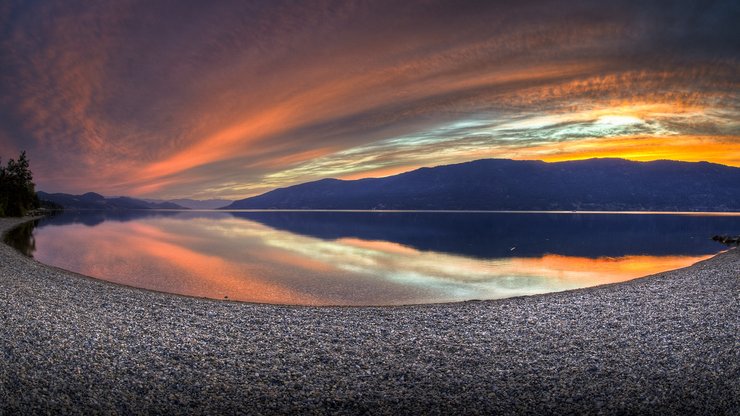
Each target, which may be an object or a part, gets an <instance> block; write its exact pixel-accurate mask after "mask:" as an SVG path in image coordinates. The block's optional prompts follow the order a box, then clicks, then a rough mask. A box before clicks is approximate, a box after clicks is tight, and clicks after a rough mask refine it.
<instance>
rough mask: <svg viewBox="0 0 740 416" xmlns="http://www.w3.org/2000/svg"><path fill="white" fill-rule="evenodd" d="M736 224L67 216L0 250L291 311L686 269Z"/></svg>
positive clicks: (323, 215)
mask: <svg viewBox="0 0 740 416" xmlns="http://www.w3.org/2000/svg"><path fill="white" fill-rule="evenodd" d="M714 234H740V216H702V215H652V214H651V215H646V214H641V215H612V214H570V213H568V214H512V213H429V212H420V213H408V212H406V213H397V212H396V213H391V212H386V213H372V212H197V211H186V212H182V211H181V212H174V211H171V212H164V211H160V212H148V211H131V212H125V211H124V212H94V211H87V212H66V213H63V214H61V215H58V216H56V217H52V218H46V219H43V220H41V221H39V222H37V223H36V224H33V225H29V226H26V227H22V228H20V229H18V230H16V231H15V232H14V233H12V234H11V235H10V236H9V240H11V243H12V244H13V245H15V246H16V247H17V248H18V249H20V250H21V251H23V252H25V253H26V254H27V255H32V256H33V257H35V258H36V259H38V260H39V261H41V262H42V263H46V264H51V265H54V266H58V267H61V268H64V269H68V270H72V271H75V272H78V273H82V274H85V275H89V276H94V277H97V278H100V279H105V280H109V281H112V282H117V283H123V284H127V285H131V286H137V287H142V288H147V289H154V290H159V291H165V292H172V293H179V294H184V295H192V296H201V297H209V298H216V299H224V298H226V297H228V299H232V300H244V301H254V302H270V303H285V304H304V305H396V304H410V303H433V302H448V301H460V300H469V299H496V298H504V297H510V296H518V295H528V294H536V293H545V292H554V291H561V290H567V289H573V288H579V287H587V286H593V285H599V284H604V283H611V282H619V281H624V280H629V279H632V278H635V277H638V276H644V275H646V274H651V273H656V272H659V271H664V270H669V269H674V268H679V267H684V266H688V265H690V264H692V263H694V262H696V261H699V260H702V259H705V258H707V257H709V256H711V255H713V254H715V253H717V252H719V251H721V250H723V249H725V247H724V246H722V245H720V244H718V243H715V242H713V241H711V240H710V238H711V236H712V235H714Z"/></svg>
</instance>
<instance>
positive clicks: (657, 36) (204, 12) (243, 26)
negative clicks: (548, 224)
mask: <svg viewBox="0 0 740 416" xmlns="http://www.w3.org/2000/svg"><path fill="white" fill-rule="evenodd" d="M737 17H740V12H739V11H738V7H737V5H736V4H735V3H734V2H729V1H727V2H721V1H720V2H709V3H708V2H688V1H683V2H671V3H670V4H665V3H663V2H660V3H659V2H656V3H652V2H632V1H618V2H612V3H609V4H604V3H603V2H591V1H569V2H566V4H561V5H560V6H559V7H552V4H551V3H548V2H543V1H520V2H516V3H515V4H512V3H502V2H474V1H469V2H468V1H466V2H452V1H425V2H421V1H419V2H415V1H413V2H403V3H398V2H390V1H388V2H385V1H373V2H363V1H350V2H346V1H345V2H332V1H316V2H300V3H296V2H292V1H273V2H242V1H225V2H219V3H217V4H208V5H206V4H204V3H202V2H196V1H177V2H171V1H153V2H135V1H110V2H98V3H96V4H94V5H93V4H90V3H88V2H82V1H74V0H70V1H63V2H62V1H49V2H41V3H35V2H34V3H29V2H22V1H9V2H4V3H3V6H2V7H1V8H0V22H1V23H3V24H2V25H1V26H2V27H3V28H4V29H2V38H0V62H2V64H3V65H2V66H1V67H0V92H2V98H0V110H2V111H0V124H1V126H0V151H3V152H16V151H18V150H20V149H21V148H24V149H27V150H29V154H30V156H31V161H32V168H33V169H34V172H35V173H36V179H37V182H38V183H39V185H40V186H39V187H40V188H42V189H46V190H52V191H69V192H84V191H88V190H97V191H99V192H102V193H105V194H137V195H151V196H160V197H177V196H201V197H209V196H214V197H215V196H224V197H234V198H236V197H243V196H247V195H250V194H253V193H255V192H261V191H264V190H268V189H270V188H272V187H275V186H285V185H289V184H292V183H296V182H303V181H306V180H312V179H318V178H320V177H327V176H341V177H360V176H362V175H364V174H368V175H371V174H385V173H391V172H396V171H400V170H403V169H406V168H409V167H415V166H421V165H425V164H437V163H441V162H445V163H446V162H450V163H453V162H459V161H463V160H469V159H471V158H479V157H488V156H498V157H528V155H535V156H536V155H537V154H542V153H541V150H542V149H544V148H548V146H561V147H562V146H566V147H567V146H570V145H571V144H572V145H574V146H575V145H576V144H577V143H578V142H580V141H582V142H583V143H591V144H593V145H594V146H598V143H602V144H604V145H605V149H607V148H608V149H612V153H614V155H615V156H618V155H620V154H622V155H627V154H628V153H629V152H627V153H619V149H626V148H627V147H626V146H627V145H628V144H631V145H638V144H640V143H648V142H635V141H633V139H634V138H635V137H643V138H654V139H655V140H654V141H652V142H650V143H651V145H660V146H664V147H663V149H664V151H662V153H663V154H666V155H668V157H688V156H687V155H688V154H687V153H686V152H684V151H681V152H674V153H670V150H671V149H675V147H672V146H669V145H668V144H669V143H671V141H670V139H669V138H671V137H703V138H704V139H702V143H703V146H704V147H705V148H707V149H708V151H707V152H702V154H705V155H707V156H711V155H715V154H717V155H720V154H721V152H720V151H719V150H727V147H726V145H727V144H728V143H729V145H730V146H732V145H734V144H736V143H737V142H738V141H740V133H739V131H738V130H739V127H738V119H739V117H738V113H739V111H740V110H739V109H738V107H739V105H740V104H739V103H740V99H739V97H738V89H737V82H738V80H737V75H736V74H737V73H738V69H740V68H738V67H739V66H740V65H739V64H740V63H739V62H738V56H740V53H739V52H740V51H738V45H737V44H736V42H732V41H731V39H736V38H737V37H738V35H740V34H738V29H737V28H736V25H735V22H736V21H737V19H736V18H737ZM619 117H622V118H621V119H620V118H619ZM626 117H632V118H633V119H632V120H633V121H635V122H634V123H624V122H622V123H615V122H614V121H617V120H621V121H625V120H629V119H628V118H626ZM609 120H611V121H612V122H608V121H609ZM547 123H549V124H547ZM620 140H624V142H623V143H624V144H625V145H624V146H621V147H620V146H616V144H615V143H617V142H619V141H620ZM723 143H724V144H723ZM723 146H724V147H723ZM576 148H577V147H574V149H576ZM528 149H529V150H528ZM711 149H714V150H716V151H712V150H711ZM731 150H732V149H731ZM575 153H577V152H575V151H574V152H564V153H563V154H572V155H573V157H576V155H575ZM596 153H598V152H596ZM602 153H603V152H602ZM714 160H715V161H719V162H723V161H724V162H727V160H728V158H718V159H714ZM728 163H729V162H728Z"/></svg>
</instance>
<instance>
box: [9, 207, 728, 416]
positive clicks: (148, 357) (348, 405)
mask: <svg viewBox="0 0 740 416" xmlns="http://www.w3.org/2000/svg"><path fill="white" fill-rule="evenodd" d="M27 220H28V219H8V218H0V234H4V233H5V232H7V231H8V230H10V229H11V228H12V227H14V226H16V225H18V224H20V223H22V222H23V221H27ZM709 237H710V236H708V238H709ZM102 413H104V414H150V413H158V414H162V413H164V414H225V415H228V414H296V413H298V414H327V413H328V414H538V415H539V414H568V413H579V414H706V415H737V414H740V250H739V249H730V250H728V251H726V252H724V253H720V254H718V255H716V256H714V257H713V258H711V259H708V260H705V261H702V262H699V263H697V264H694V265H693V266H691V267H688V268H684V269H679V270H674V271H669V272H665V273H660V274H656V275H652V276H647V277H644V278H640V279H636V280H632V281H629V282H625V283H618V284H612V285H605V286H599V287H593V288H587V289H579V290H573V291H567V292H560V293H552V294H546V295H537V296H529V297H519V298H511V299H503V300H496V301H474V302H463V303H451V304H437V305H418V306H403V307H299V306H275V305H265V304H250V303H240V302H230V301H217V300H208V299H198V298H191V297H184V296H177V295H171V294H165V293H159V292H152V291H146V290H141V289H136V288H131V287H126V286H120V285H115V284H111V283H107V282H104V281H100V280H96V279H92V278H88V277H85V276H81V275H78V274H75V273H72V272H68V271H65V270H61V269H58V268H55V267H51V266H47V265H44V264H41V263H39V262H37V261H35V260H33V259H31V258H28V257H25V256H23V255H22V254H21V253H19V252H17V251H16V250H14V249H13V248H11V247H9V246H7V245H5V244H0V415H6V414H7V415H11V414H102Z"/></svg>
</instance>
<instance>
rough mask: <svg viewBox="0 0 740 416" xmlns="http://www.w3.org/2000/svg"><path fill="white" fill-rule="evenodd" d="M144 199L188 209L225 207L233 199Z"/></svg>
mask: <svg viewBox="0 0 740 416" xmlns="http://www.w3.org/2000/svg"><path fill="white" fill-rule="evenodd" d="M144 201H147V202H152V203H157V204H161V203H164V202H171V203H173V204H177V205H180V206H182V207H185V208H190V209H216V208H221V207H225V206H226V205H229V204H230V203H232V202H233V201H230V200H227V199H205V200H200V199H188V198H181V199H170V200H163V199H144Z"/></svg>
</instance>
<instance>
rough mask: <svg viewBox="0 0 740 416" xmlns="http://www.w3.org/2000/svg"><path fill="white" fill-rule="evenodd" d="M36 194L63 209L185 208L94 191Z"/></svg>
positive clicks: (173, 204)
mask: <svg viewBox="0 0 740 416" xmlns="http://www.w3.org/2000/svg"><path fill="white" fill-rule="evenodd" d="M36 195H38V197H39V199H40V200H41V201H50V202H53V203H55V204H58V205H61V206H62V207H64V209H106V210H107V209H119V210H120V209H187V208H185V207H183V206H180V205H178V204H175V203H172V202H161V203H154V202H148V201H144V200H141V199H135V198H129V197H126V196H118V197H110V198H106V197H104V196H103V195H100V194H96V193H95V192H88V193H86V194H82V195H71V194H64V193H55V194H50V193H46V192H43V191H39V192H37V193H36Z"/></svg>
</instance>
